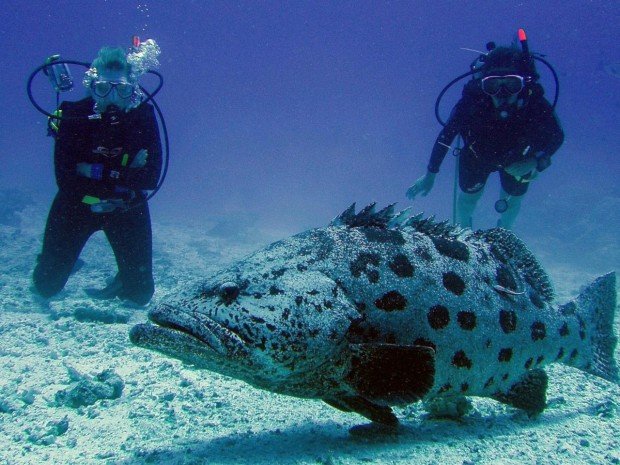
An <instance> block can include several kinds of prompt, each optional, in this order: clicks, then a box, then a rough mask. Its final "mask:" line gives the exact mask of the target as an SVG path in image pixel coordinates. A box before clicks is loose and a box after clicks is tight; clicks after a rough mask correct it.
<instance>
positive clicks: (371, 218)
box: [329, 202, 395, 229]
mask: <svg viewBox="0 0 620 465" xmlns="http://www.w3.org/2000/svg"><path fill="white" fill-rule="evenodd" d="M376 205H377V203H376V202H373V203H371V204H369V205H366V206H365V207H364V208H362V209H361V210H360V212H359V213H355V204H352V205H351V206H350V207H349V208H347V209H346V210H345V211H344V212H342V213H341V214H340V215H338V216H337V217H336V218H334V219H333V220H332V221H331V222H330V223H329V225H330V226H348V227H349V228H363V227H375V228H382V229H385V228H387V227H388V223H389V221H390V220H391V219H392V218H393V217H394V205H395V204H392V205H389V206H387V207H386V208H384V209H382V210H381V211H378V212H376V211H375V206H376Z"/></svg>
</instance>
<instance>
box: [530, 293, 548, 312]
mask: <svg viewBox="0 0 620 465" xmlns="http://www.w3.org/2000/svg"><path fill="white" fill-rule="evenodd" d="M530 300H531V301H532V303H533V304H534V305H535V306H536V307H538V308H540V309H543V308H545V302H544V301H543V300H542V298H541V297H540V294H538V292H536V291H531V292H530Z"/></svg>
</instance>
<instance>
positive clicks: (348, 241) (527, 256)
mask: <svg viewBox="0 0 620 465" xmlns="http://www.w3.org/2000/svg"><path fill="white" fill-rule="evenodd" d="M615 281H616V279H615V273H613V272H612V273H609V274H607V275H605V276H602V277H600V278H598V279H596V280H595V281H594V283H592V284H591V285H589V286H588V287H586V288H585V290H583V292H582V293H581V295H579V296H578V297H577V298H576V299H575V300H573V301H571V302H569V303H566V304H564V305H558V304H556V303H555V302H554V294H553V288H552V284H551V282H550V279H549V277H548V276H547V274H546V273H545V272H544V270H543V269H542V267H541V266H540V264H539V263H538V261H537V260H536V259H535V258H534V256H533V255H532V254H531V252H529V251H528V249H527V248H526V246H525V245H524V244H523V242H522V241H520V240H519V239H518V238H517V237H516V236H515V235H514V234H512V233H511V232H509V231H506V230H503V229H491V230H486V231H475V232H474V231H471V230H462V229H459V228H455V227H453V226H450V225H448V224H447V223H437V222H435V221H433V220H432V219H423V218H422V217H421V216H420V215H418V216H409V214H408V212H407V211H406V210H405V211H403V212H400V213H398V214H396V213H395V211H394V207H393V206H390V207H388V208H385V209H383V210H381V211H378V212H376V211H375V208H374V204H373V205H369V206H368V207H366V208H364V209H363V210H361V211H360V212H359V213H357V214H356V213H355V205H352V206H351V207H350V208H348V209H347V210H346V211H344V212H343V213H342V214H341V215H340V216H338V217H337V218H335V219H334V220H333V221H332V222H331V223H330V225H329V226H328V227H326V228H319V229H312V230H308V231H305V232H303V233H300V234H297V235H295V236H292V237H289V238H287V239H285V240H282V241H279V242H275V243H273V244H271V245H269V246H267V247H266V248H264V249H263V250H260V251H258V252H255V253H253V254H252V255H250V256H248V257H247V258H245V259H244V260H241V261H239V262H237V263H236V264H233V265H232V266H230V267H229V268H228V269H225V270H223V271H221V272H219V273H218V274H216V275H215V276H213V277H212V278H211V279H209V280H207V281H206V282H204V283H202V284H200V285H197V286H196V288H194V289H190V290H186V291H184V295H181V296H178V297H175V300H174V301H171V302H168V303H163V304H161V305H159V306H157V307H156V308H155V309H153V310H151V311H150V313H149V319H150V320H151V323H145V324H138V325H136V326H135V327H133V328H132V330H131V333H130V338H131V341H132V342H133V343H134V344H137V345H138V346H140V347H145V348H148V349H153V350H156V351H158V352H161V353H163V354H165V355H167V356H171V357H175V358H177V359H180V360H182V361H184V362H187V363H189V364H191V365H194V366H195V367H197V368H205V369H208V370H212V371H216V372H218V373H221V374H224V375H227V376H231V377H233V378H238V379H241V380H244V381H246V382H247V383H249V384H251V385H252V386H255V387H257V388H261V389H266V390H268V391H272V392H276V393H280V394H286V395H290V396H296V397H302V398H316V399H322V400H323V401H325V402H327V403H328V404H329V405H331V406H333V407H336V408H338V409H340V410H343V411H345V412H357V413H359V414H361V415H363V416H364V417H366V418H368V419H370V420H372V421H373V422H377V423H379V424H383V425H390V426H395V425H397V424H398V420H397V418H396V416H395V415H394V413H393V412H392V409H391V406H403V405H406V404H410V403H413V402H417V401H420V400H423V401H424V405H429V406H431V411H432V406H433V405H441V406H442V407H440V408H439V410H441V411H444V410H445V411H450V408H448V407H450V406H451V405H452V406H458V405H460V404H462V403H463V402H468V403H469V400H467V396H482V397H490V398H493V399H496V400H497V401H499V402H502V403H505V404H508V405H511V406H513V407H516V408H519V409H522V410H524V411H526V412H527V413H528V414H529V415H536V414H539V413H540V412H542V411H543V410H544V408H545V406H546V389H547V374H546V373H545V371H544V370H543V367H544V366H545V365H547V364H550V363H554V362H557V363H563V364H566V365H569V366H572V367H575V368H578V369H580V370H584V371H586V372H588V373H591V374H593V375H595V376H599V377H601V378H604V379H606V380H608V381H611V382H614V383H618V368H617V365H616V362H615V360H614V348H615V346H616V343H617V337H616V336H615V335H614V332H613V321H614V312H615V308H616V282H615ZM456 411H457V412H458V411H459V409H456ZM461 413H463V412H461Z"/></svg>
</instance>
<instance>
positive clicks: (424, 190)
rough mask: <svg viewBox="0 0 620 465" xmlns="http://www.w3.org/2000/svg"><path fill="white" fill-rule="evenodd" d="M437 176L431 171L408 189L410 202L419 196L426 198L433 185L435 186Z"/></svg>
mask: <svg viewBox="0 0 620 465" xmlns="http://www.w3.org/2000/svg"><path fill="white" fill-rule="evenodd" d="M436 175H437V173H431V172H430V171H427V172H426V174H425V175H424V176H422V177H421V178H419V179H418V180H417V181H416V182H415V183H413V186H411V187H410V188H409V189H407V193H406V195H407V198H408V199H409V200H413V199H415V197H416V195H418V194H421V195H422V197H426V195H427V194H428V193H429V192H430V191H431V189H432V188H433V184H435V176H436Z"/></svg>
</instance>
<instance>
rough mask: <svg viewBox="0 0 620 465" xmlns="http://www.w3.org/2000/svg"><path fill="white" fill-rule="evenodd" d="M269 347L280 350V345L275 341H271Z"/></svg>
mask: <svg viewBox="0 0 620 465" xmlns="http://www.w3.org/2000/svg"><path fill="white" fill-rule="evenodd" d="M271 348H272V349H273V350H274V351H277V350H280V345H279V344H278V343H277V342H272V343H271Z"/></svg>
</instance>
